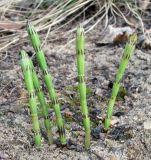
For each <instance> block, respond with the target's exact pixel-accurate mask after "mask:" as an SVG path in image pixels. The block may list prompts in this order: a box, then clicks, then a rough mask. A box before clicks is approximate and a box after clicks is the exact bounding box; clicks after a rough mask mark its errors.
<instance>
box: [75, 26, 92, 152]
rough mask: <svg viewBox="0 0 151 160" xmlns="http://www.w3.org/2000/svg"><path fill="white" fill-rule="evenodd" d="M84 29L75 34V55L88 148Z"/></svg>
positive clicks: (88, 131)
mask: <svg viewBox="0 0 151 160" xmlns="http://www.w3.org/2000/svg"><path fill="white" fill-rule="evenodd" d="M84 41H85V39H84V29H83V28H82V27H81V26H79V27H78V28H77V33H76V55H77V69H78V80H79V93H80V105H81V112H82V116H83V125H84V128H85V148H86V149H89V148H90V134H91V129H90V118H89V113H88V107H87V100H86V84H85V54H84V45H85V42H84Z"/></svg>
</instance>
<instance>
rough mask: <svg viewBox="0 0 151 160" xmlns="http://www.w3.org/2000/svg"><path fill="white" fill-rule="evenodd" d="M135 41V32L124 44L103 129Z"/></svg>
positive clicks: (110, 115) (106, 123)
mask: <svg viewBox="0 0 151 160" xmlns="http://www.w3.org/2000/svg"><path fill="white" fill-rule="evenodd" d="M136 42H137V35H136V33H134V34H132V35H131V36H130V38H129V41H128V42H127V44H126V46H125V49H124V54H123V57H122V59H121V62H120V65H119V69H118V72H117V74H116V78H115V82H114V84H113V88H112V93H111V98H110V100H109V103H108V109H107V114H106V118H105V124H104V128H105V130H108V129H109V127H110V121H111V118H112V113H113V107H114V104H115V100H116V97H117V94H118V91H119V88H120V81H121V80H122V78H123V75H124V72H125V69H126V67H127V64H128V62H129V60H130V58H131V56H132V55H133V53H134V50H135V45H136Z"/></svg>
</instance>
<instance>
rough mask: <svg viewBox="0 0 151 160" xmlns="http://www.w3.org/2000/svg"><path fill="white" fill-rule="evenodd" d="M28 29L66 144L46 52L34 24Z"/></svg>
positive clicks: (61, 137)
mask: <svg viewBox="0 0 151 160" xmlns="http://www.w3.org/2000/svg"><path fill="white" fill-rule="evenodd" d="M27 31H28V35H29V38H30V40H31V43H32V46H33V48H34V49H35V52H36V58H37V61H38V63H39V66H40V68H41V70H42V72H43V75H44V81H45V84H46V86H47V89H48V93H49V97H50V99H51V101H52V103H53V108H54V111H55V115H56V120H57V126H58V131H59V135H60V142H61V144H62V145H65V144H66V137H65V127H64V121H63V118H62V115H61V111H60V105H59V103H58V98H57V95H56V92H55V89H54V85H53V81H52V77H51V75H50V74H49V72H48V67H47V62H46V59H45V55H44V52H43V50H42V48H41V42H40V39H39V36H38V34H37V32H36V30H35V28H34V26H32V25H31V24H29V23H28V24H27Z"/></svg>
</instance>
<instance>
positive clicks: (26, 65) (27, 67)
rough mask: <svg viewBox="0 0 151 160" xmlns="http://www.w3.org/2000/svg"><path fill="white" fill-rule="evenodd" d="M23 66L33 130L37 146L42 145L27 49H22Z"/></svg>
mask: <svg viewBox="0 0 151 160" xmlns="http://www.w3.org/2000/svg"><path fill="white" fill-rule="evenodd" d="M20 53H21V63H20V65H21V68H22V71H23V75H24V80H25V85H26V88H27V91H28V95H29V105H30V112H31V118H32V125H33V131H34V134H35V137H34V139H35V144H36V145H37V146H40V145H41V134H40V127H39V122H38V114H37V104H36V94H35V89H34V85H33V80H32V70H31V65H30V60H29V57H28V55H27V54H26V52H25V51H23V50H22V51H21V52H20Z"/></svg>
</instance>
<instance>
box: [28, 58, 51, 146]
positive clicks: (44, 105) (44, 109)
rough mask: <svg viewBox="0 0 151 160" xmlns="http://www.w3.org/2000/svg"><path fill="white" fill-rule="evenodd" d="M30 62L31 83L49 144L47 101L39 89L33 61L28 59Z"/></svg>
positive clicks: (49, 129)
mask: <svg viewBox="0 0 151 160" xmlns="http://www.w3.org/2000/svg"><path fill="white" fill-rule="evenodd" d="M30 64H31V69H32V78H33V84H34V88H35V90H36V94H37V96H38V100H39V102H40V106H41V108H42V113H43V116H44V124H45V128H46V131H47V137H48V142H49V144H52V143H53V138H52V131H51V122H50V119H49V112H48V107H47V103H46V100H45V97H44V93H43V91H42V90H41V87H40V82H39V78H38V76H37V74H36V71H35V69H34V66H33V63H32V61H31V59H30Z"/></svg>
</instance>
